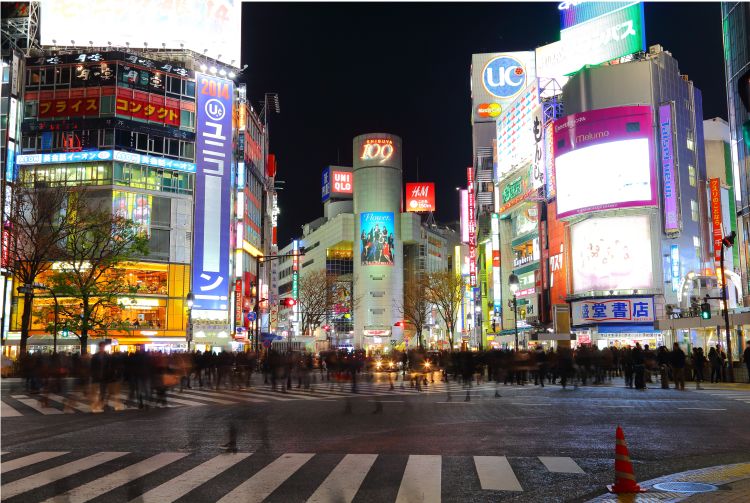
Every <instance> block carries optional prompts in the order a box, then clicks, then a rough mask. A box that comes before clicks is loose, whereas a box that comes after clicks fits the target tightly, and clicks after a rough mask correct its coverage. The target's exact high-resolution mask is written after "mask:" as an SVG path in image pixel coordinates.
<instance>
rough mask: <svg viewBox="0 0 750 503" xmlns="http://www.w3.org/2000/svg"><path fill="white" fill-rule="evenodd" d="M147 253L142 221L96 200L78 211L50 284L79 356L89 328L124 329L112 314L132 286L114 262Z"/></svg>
mask: <svg viewBox="0 0 750 503" xmlns="http://www.w3.org/2000/svg"><path fill="white" fill-rule="evenodd" d="M147 253H148V247H147V237H146V235H145V234H144V233H143V231H142V228H141V224H139V223H137V222H134V221H133V220H130V219H125V218H122V217H120V216H117V215H112V213H111V210H110V209H109V208H106V207H101V208H100V207H97V206H96V205H94V204H87V205H83V206H82V207H81V208H80V209H79V212H78V213H77V215H76V219H75V222H74V224H73V225H72V226H71V229H70V231H69V232H68V234H67V238H66V240H65V247H64V250H63V256H62V257H61V262H60V263H59V267H58V268H57V269H56V270H55V271H54V272H53V274H52V275H51V282H52V288H54V289H55V292H57V294H58V296H59V297H62V298H63V299H64V301H63V302H61V305H60V312H61V313H62V314H63V316H64V325H65V326H66V327H68V328H69V329H70V330H71V331H72V332H73V333H75V334H76V335H77V336H78V338H79V340H80V342H81V353H82V354H83V353H85V352H86V348H87V341H88V337H89V332H90V331H92V330H97V331H101V332H104V333H106V332H107V331H108V330H111V329H114V328H122V326H123V322H122V321H121V320H120V319H119V318H120V317H119V316H117V315H116V314H117V311H119V309H121V307H122V306H121V305H120V301H121V298H122V297H123V296H125V295H127V294H132V293H133V289H132V287H130V286H129V285H128V283H127V281H126V280H125V271H124V269H122V268H120V267H118V266H119V265H121V264H122V263H124V262H127V261H129V260H131V259H133V258H135V257H137V256H143V255H145V254H147Z"/></svg>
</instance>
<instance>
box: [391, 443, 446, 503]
mask: <svg viewBox="0 0 750 503" xmlns="http://www.w3.org/2000/svg"><path fill="white" fill-rule="evenodd" d="M441 467H442V465H441V457H440V456H434V455H413V456H409V461H407V463H406V469H405V470H404V476H403V478H402V479H401V485H400V486H399V488H398V495H397V496H396V503H413V502H419V501H421V502H430V503H440V494H441V491H442V488H441V485H440V479H441V473H440V472H441Z"/></svg>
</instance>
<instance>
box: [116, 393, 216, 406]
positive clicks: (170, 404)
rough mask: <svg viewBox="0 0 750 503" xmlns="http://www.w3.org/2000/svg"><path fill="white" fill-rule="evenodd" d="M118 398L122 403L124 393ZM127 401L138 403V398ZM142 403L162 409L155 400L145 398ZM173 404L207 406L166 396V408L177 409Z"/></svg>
mask: <svg viewBox="0 0 750 503" xmlns="http://www.w3.org/2000/svg"><path fill="white" fill-rule="evenodd" d="M120 396H122V397H123V401H124V400H125V396H126V393H124V392H123V393H120ZM127 400H128V401H130V402H133V403H138V398H135V399H129V398H128V399H127ZM143 401H144V402H145V403H150V404H151V403H152V404H155V405H161V406H162V407H163V406H164V404H160V403H159V401H158V400H157V399H155V398H146V397H143ZM170 402H174V403H170ZM175 403H179V404H180V405H191V406H195V405H208V404H206V403H203V402H193V401H191V400H183V399H181V398H175V397H173V396H172V395H168V396H167V405H166V406H167V407H170V408H171V407H177V406H176V405H175Z"/></svg>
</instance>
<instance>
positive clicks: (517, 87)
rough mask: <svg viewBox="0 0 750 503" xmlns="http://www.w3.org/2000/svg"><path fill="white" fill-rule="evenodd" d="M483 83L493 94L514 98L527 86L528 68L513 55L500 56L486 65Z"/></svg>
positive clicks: (499, 96)
mask: <svg viewBox="0 0 750 503" xmlns="http://www.w3.org/2000/svg"><path fill="white" fill-rule="evenodd" d="M482 83H483V84H484V88H485V89H486V90H487V92H488V93H490V94H491V95H493V96H496V97H498V98H512V97H513V96H515V95H516V94H518V93H520V92H521V91H522V90H523V89H524V88H525V87H526V68H525V67H524V65H523V63H522V62H521V61H519V60H518V59H516V58H514V57H513V56H507V55H505V56H498V57H496V58H494V59H492V60H490V62H489V63H487V65H485V67H484V71H483V72H482Z"/></svg>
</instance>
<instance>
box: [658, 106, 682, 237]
mask: <svg viewBox="0 0 750 503" xmlns="http://www.w3.org/2000/svg"><path fill="white" fill-rule="evenodd" d="M659 146H660V151H661V179H662V187H663V191H664V232H665V233H667V234H673V233H677V232H680V214H679V205H678V204H677V203H678V195H677V192H678V191H679V189H680V184H679V182H678V179H677V169H676V166H675V161H676V160H675V158H674V130H673V128H672V105H671V104H669V103H667V104H665V105H661V106H660V107H659Z"/></svg>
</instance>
